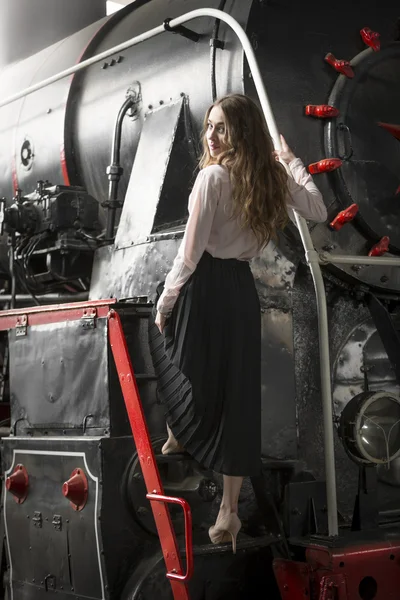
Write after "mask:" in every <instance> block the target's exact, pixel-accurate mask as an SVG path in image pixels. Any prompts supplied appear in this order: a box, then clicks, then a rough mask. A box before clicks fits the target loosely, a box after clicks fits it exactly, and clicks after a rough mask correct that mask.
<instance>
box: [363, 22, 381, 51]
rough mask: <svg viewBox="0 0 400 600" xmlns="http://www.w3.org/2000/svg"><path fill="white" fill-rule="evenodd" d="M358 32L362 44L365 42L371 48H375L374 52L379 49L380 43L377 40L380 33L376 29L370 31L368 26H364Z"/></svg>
mask: <svg viewBox="0 0 400 600" xmlns="http://www.w3.org/2000/svg"><path fill="white" fill-rule="evenodd" d="M360 33H361V37H362V39H363V42H364V44H367V46H369V47H370V48H372V50H375V52H377V51H378V50H380V49H381V43H380V41H379V38H380V35H379V33H378V32H377V31H372V29H370V28H369V27H364V28H363V29H361V31H360Z"/></svg>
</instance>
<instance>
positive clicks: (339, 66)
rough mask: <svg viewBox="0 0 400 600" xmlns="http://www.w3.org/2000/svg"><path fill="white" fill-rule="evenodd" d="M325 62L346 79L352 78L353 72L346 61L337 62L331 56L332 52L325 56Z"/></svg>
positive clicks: (336, 59) (337, 60)
mask: <svg viewBox="0 0 400 600" xmlns="http://www.w3.org/2000/svg"><path fill="white" fill-rule="evenodd" d="M325 60H326V62H327V63H329V64H330V65H331V67H333V68H334V69H335V71H337V72H338V73H342V75H346V77H350V78H352V77H354V71H353V69H352V67H351V64H350V63H349V61H348V60H339V59H338V58H336V57H335V56H333V54H332V52H328V54H327V55H326V56H325Z"/></svg>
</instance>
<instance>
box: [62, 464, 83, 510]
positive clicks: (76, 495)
mask: <svg viewBox="0 0 400 600" xmlns="http://www.w3.org/2000/svg"><path fill="white" fill-rule="evenodd" d="M62 493H63V495H64V496H65V497H66V498H68V500H69V501H70V502H71V506H72V507H73V508H74V510H82V508H84V506H85V504H86V502H87V499H88V481H87V477H86V475H85V473H84V472H83V471H82V469H74V470H73V471H72V473H71V476H70V478H69V479H68V481H66V482H65V483H64V484H63V486H62Z"/></svg>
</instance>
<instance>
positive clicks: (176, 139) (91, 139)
mask: <svg viewBox="0 0 400 600" xmlns="http://www.w3.org/2000/svg"><path fill="white" fill-rule="evenodd" d="M196 9H219V10H220V11H223V12H224V13H225V14H226V15H229V16H230V17H232V18H233V19H234V20H235V22H237V23H238V24H239V25H240V26H241V27H242V28H243V30H244V31H245V33H246V35H247V37H248V39H249V40H250V43H251V47H252V50H253V52H254V54H255V58H256V60H257V63H258V66H259V69H260V71H261V76H262V81H263V84H264V85H265V87H266V90H267V92H268V96H269V100H270V103H271V107H272V111H273V114H274V116H275V119H276V123H277V127H278V129H279V130H280V131H281V132H282V133H283V134H284V136H285V137H286V139H287V140H288V142H289V144H290V145H291V146H292V148H293V150H294V152H295V153H296V155H298V156H300V157H301V158H302V160H303V161H304V163H305V164H306V165H308V168H309V170H310V172H312V173H314V174H315V181H316V183H317V185H318V187H319V188H320V190H321V192H322V193H323V196H324V201H325V203H326V206H327V209H328V215H329V218H328V222H327V223H326V224H317V225H313V226H312V227H310V234H311V240H312V246H313V249H314V248H315V251H316V252H315V251H314V250H313V249H311V248H310V247H308V248H307V261H308V262H309V263H312V262H313V261H314V262H315V261H316V260H317V259H318V261H319V262H320V263H323V265H324V266H323V275H324V282H325V290H326V302H327V308H328V319H329V350H330V359H331V363H330V365H329V370H330V374H329V377H328V379H329V382H328V383H327V381H326V380H325V381H322V385H321V380H320V370H319V358H320V357H319V343H320V344H322V341H321V338H320V339H319V337H318V318H317V315H318V314H320V312H319V313H318V311H320V310H321V307H320V306H319V303H318V302H316V300H315V292H314V287H313V281H312V277H311V274H310V270H309V267H308V265H307V262H306V260H305V255H304V247H303V243H302V239H303V242H304V240H305V238H304V235H303V233H304V232H303V233H302V232H301V233H302V235H301V236H300V235H299V232H298V231H297V229H296V227H294V226H292V225H290V226H288V227H287V229H286V230H285V231H284V232H283V233H282V234H281V235H280V237H279V242H278V243H277V244H276V245H275V244H272V243H271V244H269V245H268V247H267V248H266V249H265V251H264V252H263V254H262V255H261V257H260V258H258V259H256V260H254V261H252V270H253V274H254V277H255V280H256V284H257V289H258V292H259V297H260V302H261V311H262V422H261V428H262V465H263V476H262V477H258V478H253V479H252V480H250V481H247V482H245V485H244V488H243V492H242V495H241V500H240V511H241V515H243V521H244V527H243V533H242V534H241V537H240V539H239V540H238V553H237V555H236V556H235V557H233V556H232V555H231V554H230V552H229V549H227V548H226V547H225V546H223V545H221V546H215V547H214V546H211V544H210V543H209V540H208V538H207V531H208V527H209V526H210V525H211V524H212V523H213V519H214V518H215V516H216V511H217V509H218V504H219V501H220V493H221V481H220V477H219V476H218V475H217V474H215V473H213V472H211V471H206V470H204V469H203V468H202V467H201V466H199V465H197V464H195V463H194V462H193V461H192V460H191V459H190V457H189V456H187V455H175V456H169V457H165V456H162V455H161V454H160V448H161V446H162V444H163V442H164V441H165V435H166V432H165V424H164V420H163V410H162V406H160V404H159V401H158V397H157V380H156V377H155V375H154V370H153V365H152V362H151V358H150V353H149V349H148V340H147V326H148V317H149V315H150V312H151V308H152V302H153V300H154V297H155V293H156V288H157V285H158V284H159V283H160V282H161V281H163V279H164V278H165V276H166V274H167V272H168V270H169V268H170V267H171V264H172V261H173V259H174V256H175V254H176V252H177V249H178V247H179V243H180V239H181V238H182V235H183V232H184V226H185V221H186V217H187V198H188V192H189V190H190V188H191V185H192V184H193V182H194V178H195V175H196V169H197V160H198V156H199V151H200V138H201V135H200V134H201V129H202V119H203V115H204V113H205V110H206V109H207V107H208V106H209V105H210V103H211V102H212V101H213V100H214V99H215V98H217V97H218V96H222V95H224V94H226V93H229V92H240V93H246V94H249V95H250V96H251V97H253V98H254V99H255V100H256V101H258V100H259V97H258V86H257V81H256V80H255V74H254V70H253V69H252V67H251V64H250V61H248V60H247V59H246V57H245V53H244V50H243V47H242V43H241V41H240V39H239V38H238V36H237V35H236V33H235V32H234V31H233V29H232V28H231V27H230V26H229V24H227V23H226V22H225V21H224V20H223V19H220V18H216V17H215V15H214V16H212V15H211V16H210V14H207V11H205V12H204V13H203V14H201V15H200V14H199V15H197V16H196V18H193V19H191V20H189V21H188V22H187V23H185V24H181V25H179V26H175V27H174V18H175V17H178V16H180V15H183V14H185V13H188V12H189V11H192V10H196ZM160 26H161V29H162V31H163V32H162V33H161V32H160V31H158V30H157V31H156V28H158V27H160ZM152 31H153V33H151V32H152ZM149 32H150V33H149ZM140 36H141V40H140V41H141V43H138V41H137V42H135V43H128V41H129V40H133V39H134V38H137V39H138V38H139V37H140ZM399 40H400V32H399V21H398V15H397V12H396V7H394V6H393V4H392V3H391V2H389V0H385V1H383V2H382V3H381V5H380V9H379V12H378V11H377V9H376V5H375V3H374V2H372V1H370V0H369V1H367V2H364V3H361V2H354V3H353V4H352V5H350V6H349V5H348V4H347V3H346V2H345V1H344V0H338V1H337V2H336V3H334V4H333V3H332V4H325V5H324V6H323V7H321V6H319V5H307V6H305V5H302V4H301V3H298V2H295V1H294V0H285V1H282V2H274V1H270V0H240V1H239V0H210V1H209V2H205V1H203V0H200V1H196V0H168V2H166V1H165V0H135V2H133V3H132V4H129V5H128V6H126V7H125V8H123V9H121V10H120V11H118V12H117V13H115V14H113V15H112V16H110V17H106V18H104V19H102V20H100V21H97V22H96V23H93V24H92V25H89V26H88V27H86V28H84V29H82V30H81V31H79V32H78V33H76V34H74V35H71V36H70V37H68V38H66V39H65V40H63V41H61V42H58V43H56V44H54V45H52V46H50V47H48V48H46V49H44V50H42V51H40V52H38V53H36V54H33V55H31V56H30V57H29V58H27V59H25V60H21V61H20V62H17V63H13V64H9V65H7V66H5V67H3V69H2V70H1V71H0V79H1V82H2V97H1V99H0V123H1V127H0V147H1V153H0V196H1V197H2V200H1V201H0V216H1V224H2V232H1V233H2V237H1V244H0V269H1V273H0V274H1V278H0V279H1V290H0V292H1V293H0V301H1V302H2V304H3V306H4V308H5V309H7V310H5V311H3V312H2V313H0V330H1V332H2V336H3V337H2V338H1V350H2V352H1V355H2V373H3V375H2V379H1V387H0V394H1V396H2V398H1V399H2V403H1V406H2V408H3V411H4V410H5V408H6V407H7V406H8V405H9V408H10V420H9V423H8V422H7V417H6V416H5V417H4V422H3V423H2V424H3V425H7V428H8V430H7V432H4V433H5V434H4V436H3V438H2V449H1V459H2V472H3V476H4V477H3V503H2V520H1V527H2V528H3V532H4V533H3V535H4V547H3V553H2V559H1V561H0V562H1V564H2V573H3V584H4V589H5V594H6V595H7V596H6V597H7V598H13V599H15V600H23V599H28V598H29V599H37V600H39V599H42V598H50V599H53V598H54V599H56V598H58V599H59V600H70V599H72V598H74V599H79V600H81V599H82V600H83V599H84V598H91V599H110V600H117V599H119V598H121V599H122V598H123V599H127V600H128V599H131V600H133V599H138V598H142V599H143V600H152V599H153V598H162V599H164V598H165V599H167V598H171V597H172V595H171V594H174V596H173V597H175V598H178V597H179V598H184V597H186V596H184V595H183V596H181V595H179V594H180V593H182V592H180V591H178V592H177V591H176V590H177V589H178V590H180V589H181V588H180V587H179V584H178V583H177V579H176V578H175V580H174V579H173V578H172V579H171V577H170V579H171V581H173V585H172V588H171V586H170V585H169V584H168V581H167V579H166V577H165V566H164V559H165V560H167V559H168V560H171V557H166V554H168V552H165V551H164V547H163V546H162V548H163V550H161V549H160V540H159V539H158V535H157V532H158V534H159V535H160V538H161V543H162V544H163V537H164V538H165V536H166V535H167V534H166V533H165V530H164V531H163V533H162V534H160V529H159V527H158V523H157V527H156V525H155V522H154V519H153V514H152V508H153V510H154V502H155V501H154V499H153V501H152V500H151V498H150V502H149V498H146V492H154V490H152V489H149V488H148V479H147V478H146V471H148V470H149V469H150V470H151V469H153V467H154V465H152V460H153V459H152V458H151V457H152V455H151V454H150V456H149V458H148V459H147V457H146V456H145V455H144V454H143V453H142V452H141V450H140V447H139V445H138V443H136V446H135V444H134V442H133V439H132V432H131V428H130V425H132V419H131V421H129V419H128V416H129V417H132V414H133V415H135V414H136V415H137V414H139V413H140V411H139V412H136V413H135V411H133V413H132V412H131V413H129V411H128V413H127V410H126V404H125V402H126V389H127V387H126V386H127V382H128V379H129V378H128V376H126V375H123V376H121V372H122V371H121V368H122V367H120V366H118V365H119V364H120V363H118V360H121V355H122V354H123V344H122V342H121V338H119V337H118V335H117V334H116V333H115V332H116V329H115V328H116V325H115V323H121V326H122V327H123V331H124V337H125V339H126V343H127V348H128V350H129V355H130V358H131V360H132V365H133V372H134V379H135V381H136V382H137V386H138V390H139V394H140V399H141V403H142V406H143V410H144V415H145V421H146V423H147V427H148V430H149V435H150V438H151V444H152V448H153V450H154V453H155V458H156V462H157V465H158V470H159V472H160V475H161V479H162V484H163V487H164V491H165V493H166V494H167V496H168V497H169V498H170V499H171V498H176V497H179V498H182V499H183V501H182V502H183V504H181V506H184V508H185V507H186V508H185V510H186V512H185V513H184V514H185V516H186V517H187V514H188V513H187V504H185V503H184V501H186V502H187V503H188V504H189V505H190V508H191V513H192V519H193V545H191V543H190V541H191V540H190V535H189V537H188V535H187V534H188V532H187V531H186V557H187V559H188V562H190V561H189V555H191V554H193V555H194V575H193V578H192V580H191V582H190V583H189V584H188V587H186V584H184V587H185V590H186V591H187V590H188V592H187V593H190V597H191V598H196V599H197V598H199V599H200V598H207V599H211V598H212V599H217V598H229V599H236V598H253V597H255V596H256V593H257V591H256V590H259V589H260V586H261V588H262V589H263V590H265V595H268V594H269V595H270V596H271V597H276V598H280V597H281V598H283V599H286V598H287V599H289V598H290V599H295V598H296V599H299V600H300V599H303V600H305V599H307V598H309V597H314V598H318V599H320V600H328V599H329V598H340V599H342V598H343V599H344V598H346V599H349V600H358V599H359V598H361V599H362V600H372V599H373V598H377V599H378V600H379V599H383V598H385V600H386V599H387V598H396V597H397V596H396V594H397V586H398V584H399V582H400V529H398V524H399V517H400V514H399V500H400V398H399V385H400V370H399V369H400V367H399V356H400V353H399V352H400V338H399V333H398V331H399V323H400V320H399V319H400V304H399V302H400V275H399V269H398V267H399V265H400V257H399V253H400V219H399V217H400V208H399V199H400V196H399V190H400V144H399V139H400V112H399V106H400V75H399V73H400V69H399V66H400V64H399V63H400V42H399ZM74 65H75V67H74ZM80 65H83V67H84V68H80ZM46 80H48V81H46ZM41 82H44V84H43V85H42V84H41ZM20 92H23V93H21V94H20ZM313 252H314V254H313ZM370 257H371V259H370ZM376 257H381V259H379V258H377V259H376V260H375V258H376ZM220 300H221V299H217V298H216V301H220ZM81 301H82V302H81ZM54 302H58V304H57V305H56V306H54ZM32 305H34V308H32ZM110 315H111V316H110ZM109 341H111V342H112V343H111V346H110V344H109ZM325 341H326V340H325ZM118 352H119V353H120V354H119V355H118ZM121 353H122V354H121ZM114 360H115V361H116V364H117V367H116V366H115V364H114ZM123 373H125V371H123ZM125 377H126V378H125ZM129 377H130V375H129ZM131 383H132V382H131V380H130V379H129V384H131ZM326 385H329V386H331V389H332V404H331V410H332V417H333V421H334V427H333V429H334V452H335V463H334V465H335V472H334V473H333V474H332V473H330V474H329V477H328V479H329V478H330V479H331V480H332V475H333V478H334V480H335V481H336V488H337V500H338V503H337V508H338V510H337V512H336V508H335V511H334V512H335V515H334V517H335V520H336V521H337V520H338V523H339V531H337V532H336V531H333V530H332V510H331V507H332V504H331V503H330V496H329V489H328V496H327V492H326V486H325V479H326V477H327V475H328V474H327V473H326V471H325V463H324V448H325V449H326V418H325V417H324V415H323V411H322V402H321V396H322V395H323V388H324V386H325V393H326ZM121 386H122V392H121ZM128 387H129V386H128ZM129 389H131V388H129ZM124 399H125V402H124ZM325 408H326V405H325ZM135 410H136V411H138V408H137V406H136V409H135ZM1 414H3V413H1ZM332 417H331V422H332ZM136 418H137V419H139V417H135V416H133V420H134V421H135V419H136ZM138 422H139V421H136V422H135V423H134V424H133V425H134V427H135V426H136V427H138V429H140V432H141V439H142V438H143V437H144V438H146V435H145V433H144V431H145V428H144V427H142V425H143V423H142V425H140V427H139V426H138ZM8 426H9V427H8ZM140 432H139V433H140ZM138 439H139V438H138ZM138 439H137V438H136V437H135V440H136V442H137V441H138ZM324 440H325V446H324ZM331 458H332V460H333V456H332V457H331ZM332 464H333V463H332ZM330 490H331V492H332V487H331V488H330ZM331 495H332V494H331ZM335 498H336V492H335ZM152 502H153V503H152ZM335 506H336V505H335ZM162 511H164V508H162V509H160V512H162ZM170 514H171V518H172V523H173V526H174V528H175V531H176V532H177V534H178V540H181V541H182V540H183V539H184V538H185V535H184V534H185V525H187V524H188V521H187V519H186V520H184V519H183V518H182V516H181V513H180V509H179V507H177V506H176V505H171V508H170ZM154 516H155V518H156V522H157V518H158V517H157V515H156V514H155V513H154ZM330 519H331V520H330ZM165 522H166V523H167V524H168V518H167V517H166V521H165ZM346 548H348V550H346ZM181 550H182V553H183V541H182V544H181ZM169 575H171V573H169ZM174 586H175V587H174ZM186 591H185V592H184V593H186Z"/></svg>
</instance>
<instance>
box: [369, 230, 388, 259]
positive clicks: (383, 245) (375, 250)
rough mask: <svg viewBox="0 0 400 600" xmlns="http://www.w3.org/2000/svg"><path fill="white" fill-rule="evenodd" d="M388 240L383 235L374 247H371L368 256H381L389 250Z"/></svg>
mask: <svg viewBox="0 0 400 600" xmlns="http://www.w3.org/2000/svg"><path fill="white" fill-rule="evenodd" d="M389 244H390V238H389V237H388V236H387V235H384V236H383V238H381V239H380V240H379V242H378V243H377V244H375V246H372V248H371V250H370V251H369V252H368V256H382V254H385V252H387V251H388V250H389Z"/></svg>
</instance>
